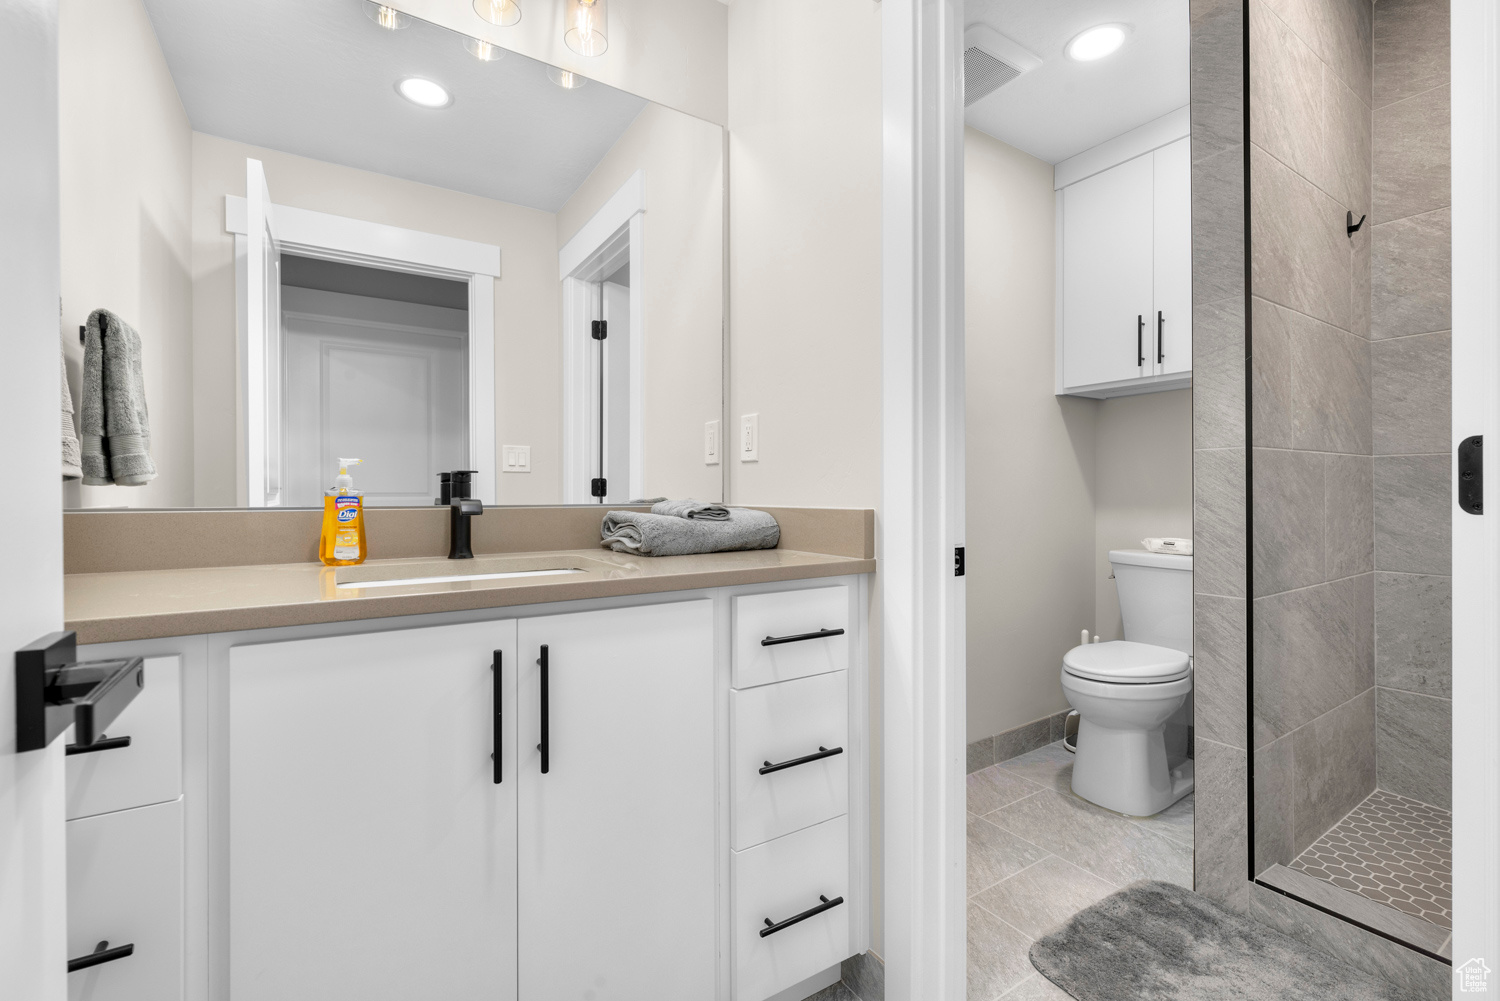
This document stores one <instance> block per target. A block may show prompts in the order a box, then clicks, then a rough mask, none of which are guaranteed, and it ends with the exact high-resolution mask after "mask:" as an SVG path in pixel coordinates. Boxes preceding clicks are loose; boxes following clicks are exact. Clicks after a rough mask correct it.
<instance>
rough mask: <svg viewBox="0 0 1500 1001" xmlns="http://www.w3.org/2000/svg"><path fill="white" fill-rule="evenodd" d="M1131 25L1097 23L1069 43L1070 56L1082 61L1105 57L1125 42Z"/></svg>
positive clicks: (1068, 51) (1086, 61)
mask: <svg viewBox="0 0 1500 1001" xmlns="http://www.w3.org/2000/svg"><path fill="white" fill-rule="evenodd" d="M1129 33H1130V26H1129V25H1124V24H1096V25H1094V26H1093V27H1092V28H1086V29H1084V30H1083V31H1080V32H1079V33H1078V34H1076V35H1074V36H1073V40H1072V41H1071V42H1069V43H1068V47H1067V50H1066V51H1067V53H1068V58H1069V59H1073V60H1076V61H1077V62H1080V63H1088V62H1093V61H1094V60H1095V59H1103V58H1104V57H1105V56H1107V55H1109V54H1110V53H1112V52H1114V51H1115V50H1116V49H1118V48H1119V47H1120V46H1122V45H1124V44H1125V36H1126V35H1128V34H1129Z"/></svg>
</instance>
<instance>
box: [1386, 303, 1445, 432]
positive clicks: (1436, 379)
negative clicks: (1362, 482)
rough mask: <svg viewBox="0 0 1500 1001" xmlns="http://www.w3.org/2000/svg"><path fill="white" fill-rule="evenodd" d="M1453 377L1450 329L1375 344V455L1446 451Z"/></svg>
mask: <svg viewBox="0 0 1500 1001" xmlns="http://www.w3.org/2000/svg"><path fill="white" fill-rule="evenodd" d="M1452 373H1453V352H1452V336H1451V335H1450V334H1449V332H1448V331H1446V330H1442V331H1439V332H1437V333H1435V334H1417V335H1414V336H1411V337H1396V338H1391V339H1388V340H1383V341H1375V342H1373V343H1371V345H1370V381H1371V390H1372V394H1373V399H1372V401H1371V402H1372V406H1371V416H1372V422H1373V428H1374V437H1373V439H1372V441H1371V446H1372V448H1373V450H1374V452H1375V454H1376V455H1409V454H1412V453H1414V452H1447V451H1448V448H1449V445H1450V443H1451V442H1452V424H1453V393H1452V386H1453V377H1452Z"/></svg>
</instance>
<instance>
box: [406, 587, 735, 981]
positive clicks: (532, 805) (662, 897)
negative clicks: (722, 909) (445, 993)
mask: <svg viewBox="0 0 1500 1001" xmlns="http://www.w3.org/2000/svg"><path fill="white" fill-rule="evenodd" d="M712 609H713V606H712V603H711V602H710V601H708V600H707V599H702V600H694V601H684V602H673V603H669V604H659V605H645V606H640V607H635V608H621V609H607V610H603V611H594V612H575V613H569V614H566V615H554V616H546V617H538V618H532V619H522V620H521V621H520V624H519V628H518V634H519V654H518V656H519V658H520V661H521V665H520V668H521V669H520V695H519V705H518V712H519V714H520V715H519V719H518V722H517V725H518V729H519V732H520V738H519V742H520V745H521V753H520V760H519V767H520V782H519V786H520V804H519V816H520V835H519V839H518V840H519V852H520V857H519V864H518V866H517V870H518V872H519V884H520V885H519V912H520V915H521V919H520V964H521V967H520V985H521V986H520V996H521V998H522V999H523V1001H551V999H564V998H568V999H572V998H600V999H604V998H619V999H625V998H651V999H653V1001H705V999H710V998H713V997H714V996H715V976H716V974H715V971H716V959H715V954H716V951H717V950H716V943H717V941H718V939H717V927H718V903H717V900H716V887H717V878H716V875H717V872H718V866H717V852H716V851H715V845H716V835H715V783H714V747H715V744H714V716H715V713H714V647H713V636H714V623H713V611H712ZM544 646H545V648H546V657H545V661H546V669H545V673H544V671H543V667H542V665H541V664H540V663H539V661H541V660H542V659H543V654H542V649H543V647H544ZM544 678H545V685H546V689H545V690H546V696H545V702H544V701H543V683H544ZM544 722H545V726H546V732H545V735H544V733H543V725H544ZM539 745H541V746H540V747H539ZM543 750H545V752H546V768H547V770H546V772H545V773H544V772H543V771H542V767H543V761H542V756H543ZM427 996H429V997H435V996H436V995H435V994H432V993H430V992H429V993H428V994H427Z"/></svg>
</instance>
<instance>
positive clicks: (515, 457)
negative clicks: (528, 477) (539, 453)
mask: <svg viewBox="0 0 1500 1001" xmlns="http://www.w3.org/2000/svg"><path fill="white" fill-rule="evenodd" d="M500 456H501V460H502V461H501V465H500V471H501V472H503V473H529V472H531V446H530V445H501V446H500Z"/></svg>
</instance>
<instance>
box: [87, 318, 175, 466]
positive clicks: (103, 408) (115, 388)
mask: <svg viewBox="0 0 1500 1001" xmlns="http://www.w3.org/2000/svg"><path fill="white" fill-rule="evenodd" d="M78 423H79V431H80V432H81V433H82V436H83V482H84V483H87V484H90V485H93V486H102V485H105V484H110V483H113V484H115V485H116V486H121V487H138V486H140V485H141V484H143V483H147V482H149V481H151V480H153V479H155V478H156V464H155V463H153V462H152V461H151V421H150V417H149V416H148V415H147V413H146V384H145V380H144V379H143V378H142V376H141V338H140V335H139V334H137V333H136V332H135V330H134V328H132V327H131V326H130V324H128V323H126V322H125V321H124V320H122V319H120V318H119V317H118V316H116V315H115V314H113V313H111V312H110V311H109V310H107V309H96V310H94V311H93V312H92V313H90V314H89V322H88V326H87V327H86V328H85V330H84V335H83V394H82V398H81V399H80V400H79V414H78Z"/></svg>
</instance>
